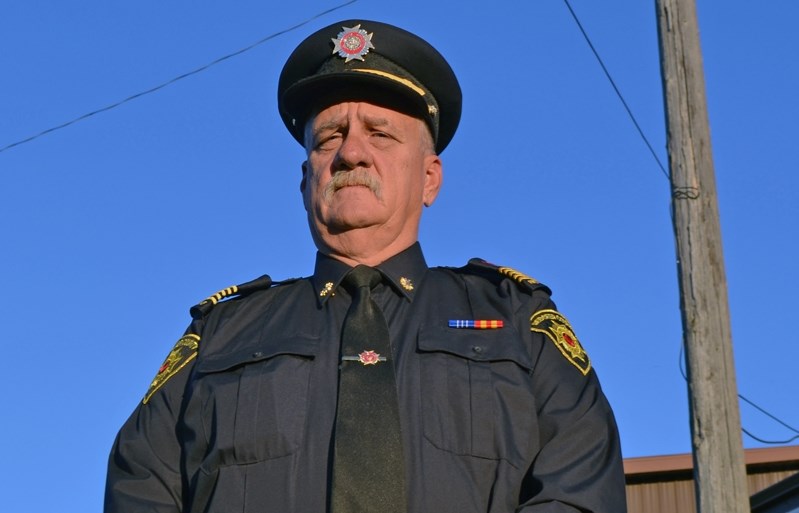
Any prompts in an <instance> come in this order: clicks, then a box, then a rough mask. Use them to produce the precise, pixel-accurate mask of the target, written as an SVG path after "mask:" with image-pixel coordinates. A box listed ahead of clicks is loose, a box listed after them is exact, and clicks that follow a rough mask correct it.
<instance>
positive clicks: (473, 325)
mask: <svg viewBox="0 0 799 513" xmlns="http://www.w3.org/2000/svg"><path fill="white" fill-rule="evenodd" d="M503 325H504V323H503V321H501V320H496V319H492V320H485V319H482V320H465V319H464V320H458V319H450V321H449V327H450V328H458V329H473V330H493V329H498V328H501V327H503Z"/></svg>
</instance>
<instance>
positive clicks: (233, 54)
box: [0, 0, 358, 153]
mask: <svg viewBox="0 0 799 513" xmlns="http://www.w3.org/2000/svg"><path fill="white" fill-rule="evenodd" d="M357 1H358V0H349V1H348V2H346V3H343V4H341V5H338V6H336V7H333V8H331V9H328V10H326V11H322V12H320V13H318V14H315V15H314V16H312V17H310V18H308V19H306V20H305V21H301V22H300V23H297V24H296V25H293V26H291V27H288V28H285V29H283V30H279V31H278V32H275V33H273V34H270V35H268V36H266V37H264V38H263V39H260V40H258V41H256V42H255V43H252V44H251V45H249V46H245V47H244V48H241V49H240V50H236V51H235V52H233V53H230V54H227V55H225V56H222V57H219V58H218V59H215V60H213V61H211V62H209V63H208V64H205V65H204V66H200V67H199V68H196V69H194V70H192V71H189V72H187V73H183V74H182V75H179V76H177V77H175V78H173V79H171V80H167V81H166V82H164V83H162V84H160V85H157V86H155V87H152V88H150V89H147V90H146V91H142V92H140V93H136V94H134V95H132V96H128V97H127V98H125V99H124V100H120V101H118V102H116V103H112V104H111V105H107V106H105V107H103V108H101V109H97V110H94V111H92V112H88V113H86V114H83V115H82V116H78V117H77V118H75V119H73V120H70V121H67V122H66V123H62V124H60V125H58V126H54V127H52V128H48V129H47V130H42V131H41V132H39V133H38V134H36V135H32V136H30V137H27V138H25V139H22V140H20V141H17V142H14V143H11V144H9V145H7V146H4V147H2V148H0V153H2V152H4V151H6V150H9V149H11V148H13V147H15V146H19V145H21V144H25V143H29V142H31V141H33V140H34V139H38V138H39V137H41V136H43V135H47V134H49V133H52V132H55V131H57V130H61V129H63V128H66V127H68V126H70V125H74V124H75V123H77V122H79V121H83V120H84V119H87V118H90V117H92V116H95V115H97V114H100V113H103V112H107V111H109V110H111V109H115V108H117V107H119V106H121V105H124V104H126V103H128V102H130V101H133V100H136V99H137V98H141V97H142V96H146V95H148V94H152V93H154V92H156V91H159V90H161V89H163V88H165V87H167V86H170V85H172V84H174V83H175V82H178V81H180V80H183V79H184V78H188V77H190V76H192V75H196V74H198V73H200V72H203V71H205V70H207V69H208V68H210V67H211V66H215V65H217V64H219V63H220V62H223V61H226V60H228V59H230V58H232V57H236V56H238V55H241V54H243V53H244V52H247V51H249V50H252V49H253V48H255V47H256V46H259V45H261V44H263V43H266V42H267V41H269V40H271V39H274V38H276V37H278V36H282V35H283V34H286V33H287V32H291V31H292V30H296V29H298V28H300V27H302V26H303V25H307V24H308V23H310V22H312V21H313V20H315V19H317V18H320V17H322V16H324V15H326V14H330V13H331V12H333V11H337V10H339V9H341V8H343V7H346V6H348V5H350V4H353V3H355V2H357Z"/></svg>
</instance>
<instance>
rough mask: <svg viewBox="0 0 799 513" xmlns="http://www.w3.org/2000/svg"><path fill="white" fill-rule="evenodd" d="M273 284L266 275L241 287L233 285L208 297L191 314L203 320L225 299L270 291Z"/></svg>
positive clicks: (191, 310)
mask: <svg viewBox="0 0 799 513" xmlns="http://www.w3.org/2000/svg"><path fill="white" fill-rule="evenodd" d="M272 284H273V282H272V278H270V277H269V275H268V274H264V275H263V276H261V277H260V278H256V279H254V280H252V281H248V282H245V283H242V284H241V285H233V286H232V287H228V288H226V289H222V290H220V291H219V292H217V293H216V294H213V295H211V296H208V297H207V298H205V299H203V300H202V301H201V302H200V303H198V304H196V305H194V306H192V307H191V309H190V310H189V313H190V314H191V318H192V319H202V318H203V317H205V316H206V315H207V314H208V312H210V311H211V309H212V308H213V307H214V306H216V304H217V303H219V302H220V301H222V300H223V299H228V298H232V297H242V296H246V295H248V294H252V293H253V292H256V291H259V290H264V289H268V288H269V287H271V286H272Z"/></svg>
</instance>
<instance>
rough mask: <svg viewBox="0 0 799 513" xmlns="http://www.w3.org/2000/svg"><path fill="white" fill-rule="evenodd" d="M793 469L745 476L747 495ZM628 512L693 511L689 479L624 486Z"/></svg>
mask: <svg viewBox="0 0 799 513" xmlns="http://www.w3.org/2000/svg"><path fill="white" fill-rule="evenodd" d="M796 473H797V472H796V471H781V472H762V473H757V474H750V475H748V476H747V482H748V484H749V495H750V496H751V495H753V494H755V493H757V492H759V491H760V490H763V489H765V488H768V487H769V486H771V485H773V484H775V483H777V482H779V481H782V480H783V479H785V478H787V477H790V476H791V475H793V474H796ZM627 511H628V513H696V499H695V497H694V481H693V479H680V480H675V481H659V482H653V483H638V484H628V485H627Z"/></svg>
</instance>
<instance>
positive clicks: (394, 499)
mask: <svg viewBox="0 0 799 513" xmlns="http://www.w3.org/2000/svg"><path fill="white" fill-rule="evenodd" d="M381 280H382V277H381V275H380V272H379V271H377V270H376V269H373V268H371V267H367V266H365V265H359V266H357V267H356V268H354V269H353V270H351V271H350V272H349V274H347V276H345V277H344V281H343V282H342V284H343V285H344V288H346V289H347V291H349V292H350V294H351V295H352V305H350V309H349V311H348V312H347V317H346V318H345V319H344V327H343V329H342V332H341V372H340V376H339V391H338V411H337V413H336V434H335V437H336V439H335V454H334V456H333V489H332V505H333V507H332V511H333V513H367V512H380V513H393V512H396V513H406V512H407V511H408V508H407V499H406V492H405V465H404V462H403V456H402V436H401V433H400V423H399V407H398V404H397V387H396V380H395V377H394V363H393V358H392V355H391V345H390V344H389V334H388V325H387V324H386V320H385V318H384V317H383V313H382V312H381V311H380V307H379V306H377V304H376V303H375V302H374V300H373V299H372V297H371V289H372V288H373V287H374V286H375V285H377V284H378V283H380V281H381Z"/></svg>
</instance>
